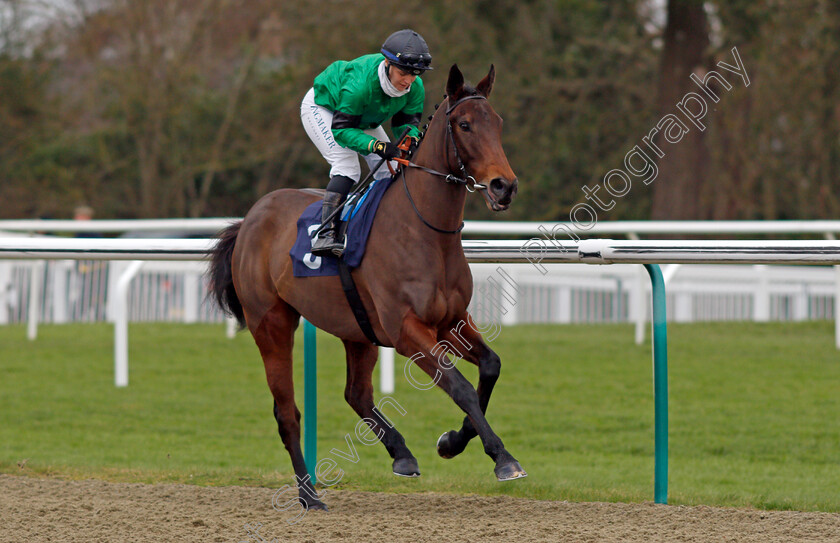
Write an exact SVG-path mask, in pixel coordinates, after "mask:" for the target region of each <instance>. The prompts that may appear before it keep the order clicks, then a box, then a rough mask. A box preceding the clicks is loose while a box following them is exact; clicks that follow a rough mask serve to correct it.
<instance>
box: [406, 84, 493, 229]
mask: <svg viewBox="0 0 840 543" xmlns="http://www.w3.org/2000/svg"><path fill="white" fill-rule="evenodd" d="M478 99H480V100H486V98H485V97H484V96H481V95H478V94H474V95H470V96H464V97H463V98H461V99H459V100H457V101H456V102H455V103H454V104H452V105H450V106H449V107H448V108H447V109H446V140H447V143H448V142H449V140H451V141H452V148H453V149H454V150H455V158H456V159H457V160H458V169H459V170H460V171H461V177H458V176H456V175H453V174H451V173H442V172H439V171H437V170H433V169H432V168H427V167H425V166H420V165H419V164H415V163H413V162H411V161H410V160H408V159H404V158H395V159H394V161H395V162H398V163H400V164H402V165H403V166H406V167H409V168H417V169H418V170H422V171H424V172H426V173H428V174H431V175H434V176H437V177H442V178H443V180H444V181H445V182H446V183H453V184H456V185H463V186H464V188H466V189H467V191H468V192H475V191H476V190H482V189H487V187H486V186H485V185H482V184H480V183H477V182H476V181H475V177H473V176H471V175H469V174H467V167H466V166H465V165H464V161H463V160H461V154H460V153H459V152H458V145H457V144H456V143H455V136H454V134H453V133H452V124H451V123H450V122H449V115H450V114H451V113H452V111H453V110H454V109H455V108H456V107H458V105H460V104H461V103H462V102H465V101H467V100H478ZM447 148H448V146H447ZM401 173H402V181H403V187H404V188H405V194H406V196H408V201H409V202H411V207H412V208H414V212H415V213H416V214H417V216H418V217H419V218H420V220H421V221H423V224H425V225H426V226H428V227H429V228H431V229H432V230H434V231H435V232H439V233H441V234H457V233H459V232H460V231H461V230H463V229H464V222H463V221H462V222H461V226H459V227H458V228H456V229H455V230H444V229H442V228H438V227H437V226H434V225H433V224H431V223H429V221H427V220H426V219H424V218H423V215H421V214H420V210H419V209H417V205H416V204H415V203H414V199H413V198H412V197H411V193H410V192H409V191H408V184H407V183H406V181H405V170H402V172H401Z"/></svg>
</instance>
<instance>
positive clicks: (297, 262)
mask: <svg viewBox="0 0 840 543" xmlns="http://www.w3.org/2000/svg"><path fill="white" fill-rule="evenodd" d="M393 182H394V180H393V179H392V178H388V179H378V180H376V181H374V182H373V183H371V185H370V187H369V188H368V190H367V191H366V192H365V193H364V194H363V195H362V196H361V198H358V197H357V198H358V199H357V201H353V202H350V205H345V207H344V210H343V213H342V219H343V220H344V221H349V222H348V224H347V248H346V249H345V251H344V257H343V258H344V261H345V262H347V265H348V266H349V267H351V268H356V267H358V266H359V264H361V263H362V257H363V256H364V254H365V245H366V244H367V239H368V236H369V235H370V228H371V226H372V225H373V218H374V216H375V215H376V210H377V209H378V208H379V203H380V202H381V201H382V196H384V195H385V192H386V191H387V190H388V188H389V187H390V186H391V185H392V184H393ZM323 203H324V202H323V201H322V200H318V201H317V202H313V203H312V204H310V205H309V206H307V208H306V209H304V210H303V213H301V215H300V218H299V219H298V221H297V239H296V240H295V244H294V245H293V246H292V250H291V251H289V256H291V257H292V265H293V271H294V275H295V277H318V276H324V275H338V259H336V258H334V257H332V256H326V257H321V256H313V255H312V253H311V252H310V251H311V250H312V239H311V238H310V233H311V232H314V231H315V229H316V228H318V226H320V224H321V207H322V206H323Z"/></svg>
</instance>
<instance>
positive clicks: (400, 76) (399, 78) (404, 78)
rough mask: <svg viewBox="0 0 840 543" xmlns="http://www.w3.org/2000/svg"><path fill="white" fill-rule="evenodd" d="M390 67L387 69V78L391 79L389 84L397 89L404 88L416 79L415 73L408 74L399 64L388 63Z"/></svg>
mask: <svg viewBox="0 0 840 543" xmlns="http://www.w3.org/2000/svg"><path fill="white" fill-rule="evenodd" d="M388 64H389V66H390V69H389V70H388V79H390V80H391V84H392V85H393V86H394V87H396V88H397V90H401V91H403V90H405V89H407V88H408V87H410V86H411V84H412V83H414V80H415V79H417V76H416V75H413V74H410V73H408V72H406V71H403V69H402V68H400V67H399V66H394V65H393V64H390V63H388Z"/></svg>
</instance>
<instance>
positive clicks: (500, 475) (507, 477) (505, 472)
mask: <svg viewBox="0 0 840 543" xmlns="http://www.w3.org/2000/svg"><path fill="white" fill-rule="evenodd" d="M493 471H494V472H495V473H496V479H498V480H499V481H512V480H514V479H521V478H523V477H527V476H528V474H527V473H525V470H524V469H522V466H520V465H519V462H517V461H516V460H514V461H513V462H508V463H507V464H504V465H501V466H496V469H494V470H493Z"/></svg>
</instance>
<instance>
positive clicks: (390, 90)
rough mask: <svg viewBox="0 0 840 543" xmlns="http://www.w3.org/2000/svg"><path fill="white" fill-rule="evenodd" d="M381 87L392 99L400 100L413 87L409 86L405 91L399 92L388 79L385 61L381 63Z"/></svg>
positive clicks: (379, 70)
mask: <svg viewBox="0 0 840 543" xmlns="http://www.w3.org/2000/svg"><path fill="white" fill-rule="evenodd" d="M378 72H379V86H380V87H382V92H384V93H385V94H387V95H388V96H390V97H391V98H398V97H400V96H403V95H405V94H407V93H408V91H410V90H411V85H409V86H408V88H407V89H405V90H398V89H397V87H395V86H394V84H393V83H391V79H390V78H389V77H388V69H387V68H386V67H385V61H384V60H383V61H382V62H380V63H379V69H378Z"/></svg>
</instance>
